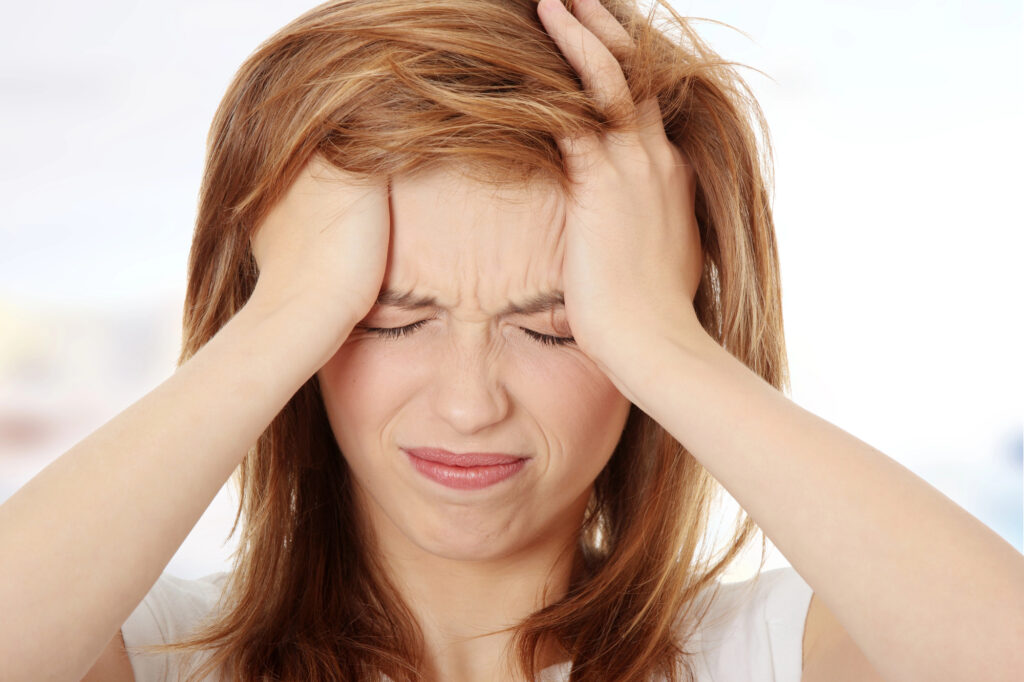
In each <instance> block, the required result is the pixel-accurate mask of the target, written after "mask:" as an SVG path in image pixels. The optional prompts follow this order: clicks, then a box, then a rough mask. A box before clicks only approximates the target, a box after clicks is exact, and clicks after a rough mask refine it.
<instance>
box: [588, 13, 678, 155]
mask: <svg viewBox="0 0 1024 682" xmlns="http://www.w3.org/2000/svg"><path fill="white" fill-rule="evenodd" d="M573 13H574V14H575V15H576V17H577V18H578V19H579V20H580V23H581V24H583V25H584V26H586V27H587V29H588V30H589V31H590V32H591V33H593V34H594V35H595V36H597V38H598V39H599V40H600V41H601V42H602V43H603V44H604V45H605V47H607V48H608V50H609V51H610V52H611V53H612V54H613V55H615V58H616V59H617V60H618V61H619V62H620V63H622V62H625V61H626V60H627V59H629V58H630V57H631V56H632V55H633V53H634V51H635V50H636V43H634V42H633V38H632V37H630V35H629V32H627V31H626V29H625V27H624V26H623V25H622V24H621V23H619V20H618V19H616V18H615V15H614V14H612V13H611V12H609V11H608V8H607V7H605V6H604V5H603V4H602V3H601V1H600V0H576V1H575V2H574V3H573ZM635 109H636V118H637V123H638V126H639V128H640V132H641V134H650V135H652V136H653V138H654V139H655V140H658V141H660V140H663V139H666V136H665V123H664V120H663V119H662V116H661V108H660V107H659V106H658V100H657V99H656V98H653V97H652V98H650V99H648V100H645V101H643V102H640V103H638V104H636V107H635Z"/></svg>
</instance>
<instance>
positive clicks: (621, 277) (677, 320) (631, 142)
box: [537, 0, 703, 366]
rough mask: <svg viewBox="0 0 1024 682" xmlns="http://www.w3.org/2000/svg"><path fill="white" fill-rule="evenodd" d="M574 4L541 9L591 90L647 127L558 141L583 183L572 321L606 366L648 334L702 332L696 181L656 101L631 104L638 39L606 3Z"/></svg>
mask: <svg viewBox="0 0 1024 682" xmlns="http://www.w3.org/2000/svg"><path fill="white" fill-rule="evenodd" d="M574 7H575V12H576V16H574V15H573V14H571V13H570V12H569V11H568V10H567V9H566V8H565V6H564V5H562V3H561V2H560V0H541V1H540V3H539V4H538V5H537V13H538V16H539V18H540V20H541V22H542V23H543V24H544V27H545V29H546V30H547V31H548V33H549V34H550V35H551V37H552V39H553V40H554V41H555V43H556V44H557V45H558V46H559V48H560V49H561V51H562V53H563V54H564V55H565V57H566V59H567V60H568V61H569V63H570V64H571V65H572V66H573V68H574V69H575V70H576V71H577V73H579V75H580V78H581V80H582V81H583V84H584V86H585V87H586V88H587V89H588V90H589V91H590V92H591V93H592V94H593V96H594V97H595V98H596V99H597V100H598V101H599V102H600V103H601V104H602V105H604V106H607V107H608V108H609V110H610V111H611V112H613V114H614V115H615V116H617V117H618V116H622V117H623V119H624V120H626V121H631V122H634V123H635V124H636V125H635V126H631V127H630V128H629V129H627V130H624V131H622V132H617V133H614V134H607V135H605V136H603V137H598V136H595V135H588V136H581V137H575V138H572V139H562V140H559V141H558V144H559V147H560V149H561V151H562V154H563V155H564V157H565V159H566V164H567V167H568V168H569V171H570V173H571V175H572V176H574V178H575V180H576V181H577V182H578V183H579V184H578V187H579V194H578V196H577V201H576V202H575V203H572V204H571V205H570V206H568V208H567V211H566V219H565V232H564V240H565V256H564V258H563V264H562V276H563V286H564V294H565V307H566V317H567V320H568V323H569V326H570V328H571V329H572V333H573V336H574V338H575V339H576V343H577V344H578V345H579V346H580V348H581V349H582V350H583V351H584V352H586V353H587V354H588V355H590V356H591V357H593V358H594V359H595V360H597V361H598V362H599V364H601V365H605V366H607V365H608V364H609V363H612V362H614V359H615V358H616V357H621V356H623V352H624V351H625V352H626V353H627V354H628V349H629V348H630V347H631V346H632V345H634V344H635V342H636V339H638V338H640V337H641V336H642V335H647V334H657V333H662V332H664V333H666V334H668V335H670V336H671V335H675V334H678V333H680V331H681V330H684V329H685V330H701V331H702V329H701V327H700V324H699V322H698V321H697V316H696V312H695V311H694V309H693V298H694V296H695V294H696V291H697V287H698V285H699V284H700V280H701V273H702V270H703V256H702V252H701V243H700V233H699V231H698V228H697V218H696V215H695V212H694V197H695V194H696V186H697V184H696V176H695V174H694V171H693V168H692V167H691V165H690V163H689V161H688V159H687V158H686V156H685V154H684V153H683V152H682V150H680V149H679V148H678V147H676V146H675V145H674V144H673V143H672V142H671V141H670V140H669V139H668V137H667V135H666V134H665V127H664V122H663V121H662V117H661V110H660V108H659V107H658V102H657V100H656V99H654V98H651V99H650V100H648V101H645V102H642V103H640V104H639V105H634V103H633V101H632V97H631V96H630V92H629V88H628V86H627V84H626V79H625V77H624V75H623V73H622V69H621V67H620V65H619V61H618V60H619V59H622V58H624V57H625V56H626V55H627V54H628V52H629V50H631V49H632V48H633V43H632V41H631V39H630V37H629V34H628V33H627V32H626V30H625V29H624V28H623V27H622V25H621V24H620V23H619V22H618V20H616V19H615V17H614V16H613V15H612V14H611V13H610V12H608V11H607V10H606V9H605V8H604V7H603V6H602V5H601V4H600V2H598V0H582V1H580V0H578V1H577V2H576V3H575V5H574ZM694 325H696V326H695V327H694Z"/></svg>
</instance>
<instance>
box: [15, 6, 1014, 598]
mask: <svg viewBox="0 0 1024 682" xmlns="http://www.w3.org/2000/svg"><path fill="white" fill-rule="evenodd" d="M314 4H316V3H313V2H296V1H289V0H273V1H271V0H245V2H242V1H241V0H225V1H220V2H216V3H210V2H199V1H198V0H179V1H178V2H176V3H175V4H174V7H173V11H170V7H169V6H168V5H166V4H153V3H142V2H129V1H127V0H108V1H106V2H103V3H78V2H71V1H70V0H57V1H55V2H50V3H36V4H33V3H6V4H5V5H4V7H3V8H2V9H0V17H2V23H3V24H4V25H5V26H7V27H8V28H7V30H6V31H5V32H4V33H5V39H4V40H3V41H0V203H2V206H3V212H2V216H0V502H2V501H3V500H5V499H7V497H9V496H10V495H11V494H13V493H14V491H16V490H17V489H18V488H20V487H21V486H22V485H23V484H24V483H26V482H27V481H28V480H29V479H30V478H31V477H32V476H34V475H35V474H36V473H37V472H38V471H40V470H41V469H42V468H43V467H45V466H46V465H47V464H48V463H49V462H50V461H52V460H53V459H55V458H56V457H58V456H59V455H60V454H62V453H63V452H65V451H66V450H67V449H68V448H70V447H71V446H73V445H74V444H75V443H77V442H78V441H79V440H81V439H82V438H84V437H85V436H86V435H88V434H89V433H91V432H92V431H94V430H95V429H97V428H98V427H100V426H101V425H102V424H104V423H105V422H106V421H108V420H109V419H110V418H112V417H114V416H115V415H116V414H118V413H119V412H121V411H122V410H123V409H125V408H126V407H127V406H128V405H130V404H131V403H133V402H134V401H136V400H138V399H139V398H140V397H142V396H143V395H145V394H146V393H148V392H149V391H150V390H152V389H153V388H155V387H156V386H157V385H158V384H159V383H161V382H162V381H163V380H165V379H166V378H167V377H169V376H170V375H171V374H172V373H173V371H174V368H175V359H176V357H177V351H178V345H179V342H180V317H181V306H182V302H183V300H184V291H185V265H186V259H187V255H188V249H189V244H190V238H191V230H192V224H193V220H194V217H195V207H196V199H197V193H198V188H199V181H200V176H201V172H202V163H203V153H204V144H205V138H206V132H207V129H208V127H209V124H210V121H211V120H212V117H213V114H214V111H215V109H216V107H217V104H218V102H219V100H220V98H221V96H222V95H223V93H224V90H225V89H226V87H227V85H228V83H229V81H230V79H231V77H232V75H233V74H234V72H235V70H236V69H237V68H238V66H240V64H241V63H242V61H243V60H244V59H245V58H246V56H247V55H248V54H249V53H250V52H251V51H253V50H254V49H255V47H256V46H257V45H258V44H259V43H260V42H261V41H262V40H263V39H265V38H266V37H268V36H269V35H270V34H271V33H273V32H274V31H275V30H276V29H278V28H279V27H281V26H283V25H284V24H285V23H287V22H288V21H289V20H291V19H292V18H294V17H295V16H297V15H298V14H300V13H301V12H303V11H305V10H307V9H309V8H310V7H312V6H314ZM673 5H674V6H675V8H676V9H677V10H678V11H679V12H680V13H682V14H684V15H687V16H693V17H706V18H708V19H709V20H700V21H698V22H697V23H696V24H695V25H696V26H697V29H698V31H699V32H700V33H701V34H702V35H703V36H704V38H705V39H707V40H708V41H709V42H710V43H711V44H712V46H713V47H715V48H716V49H717V50H718V51H719V52H720V53H721V54H722V55H723V56H724V57H726V58H727V59H730V60H734V61H737V62H740V63H741V64H745V65H747V66H744V67H738V68H739V69H740V73H741V74H742V75H743V77H744V78H745V79H746V80H747V82H748V83H749V85H750V87H751V89H752V90H753V92H754V94H755V96H756V97H757V99H758V101H759V102H760V103H761V105H762V107H763V109H764V112H765V114H766V116H767V119H768V123H769V125H770V126H771V131H772V142H773V144H774V151H775V169H776V182H775V203H774V206H775V219H776V227H777V231H778V240H779V249H780V253H781V256H780V257H781V261H782V273H783V302H784V312H785V323H786V338H787V342H788V350H789V357H790V363H791V370H792V384H793V392H792V398H793V399H794V400H795V401H796V402H797V403H798V404H800V405H801V406H803V407H805V408H806V409H808V410H810V411H812V412H814V413H815V414H817V415H819V416H821V417H823V418H825V419H827V420H829V421H830V422H832V423H834V424H836V425H837V426H839V427H841V428H843V429H844V430H846V431H848V432H850V433H851V434H853V435H855V436H857V437H858V438H860V439H861V440H863V441H865V442H867V443H869V444H871V445H872V446H874V447H876V448H878V449H880V450H882V451H883V452H885V453H886V454H888V455H889V456H891V457H893V458H894V459H896V460H898V461H899V462H901V463H902V464H903V465H904V466H906V467H908V468H909V469H911V470H912V471H914V472H915V473H917V474H918V475H919V476H921V477H922V478H924V479H925V480H927V481H928V482H929V483H931V484H932V485H933V486H935V487H936V488H938V489H939V490H941V491H942V492H943V493H945V494H946V495H947V496H949V497H950V498H952V499H953V500H954V501H956V502H957V503H958V504H959V505H961V506H962V507H964V508H965V509H966V510H967V511H968V512H970V513H971V514H973V515H974V516H976V517H978V518H979V519H981V520H982V521H983V522H984V523H985V524H986V525H988V526H989V527H991V528H992V529H993V530H994V531H995V532H997V533H998V534H999V535H1001V536H1002V537H1003V538H1005V539H1006V540H1007V541H1009V542H1010V543H1011V544H1012V545H1014V546H1015V547H1016V548H1017V549H1018V550H1020V549H1021V548H1022V543H1024V539H1022V507H1024V502H1022V480H1024V473H1022V471H1024V470H1022V449H1024V443H1022V421H1024V420H1022V414H1024V409H1022V397H1021V386H1022V379H1024V376H1022V363H1021V348H1022V347H1024V346H1022V329H1024V316H1022V310H1024V305H1022V303H1024V300H1022V299H1024V296H1022V292H1024V287H1022V281H1021V268H1020V263H1021V255H1022V246H1024V238H1022V229H1021V228H1022V219H1021V212H1020V202H1019V196H1020V188H1021V186H1022V185H1024V173H1022V170H1021V164H1020V159H1021V158H1022V157H1024V135H1022V132H1021V122H1022V121H1024V87H1022V84H1024V79H1022V72H1024V6H1022V3H1020V2H1019V1H1005V0H1000V1H997V0H973V1H971V2H967V1H966V0H958V1H953V0H946V1H943V0H935V1H930V2H923V1H909V0H908V1H905V2H900V3H892V2H883V1H882V0H845V1H832V2H828V3H823V2H818V1H816V0H779V1H777V2H771V1H770V0H763V1H762V2H757V3H753V2H745V1H740V0H730V1H722V2H712V1H711V0H702V1H697V0H690V1H687V0H677V1H676V2H674V3H673ZM715 22H725V23H727V24H730V25H732V26H733V27H735V28H736V29H739V30H740V31H742V32H744V33H745V34H746V35H742V34H741V33H739V32H737V31H735V30H732V29H729V28H726V27H724V26H722V25H720V24H718V23H715ZM762 72H763V73H762ZM823 456H827V453H823ZM235 501H236V498H235V497H234V494H233V492H230V491H228V490H227V489H225V490H222V491H221V493H220V494H219V495H218V496H217V498H216V499H215V500H214V502H213V503H212V504H211V505H210V508H209V509H208V510H207V513H206V514H205V515H204V516H203V518H202V519H201V520H200V521H199V523H198V524H197V525H196V526H195V528H194V530H193V532H192V533H191V535H190V536H189V538H188V539H187V540H186V542H185V543H184V545H183V546H182V547H181V549H180V551H179V552H178V553H177V554H176V555H175V557H174V559H173V560H172V562H171V563H170V565H169V566H168V567H167V570H168V571H169V572H171V573H174V574H176V575H179V576H182V577H198V576H201V575H204V574H207V573H211V572H215V571H222V570H227V569H228V568H229V556H230V553H231V552H232V551H233V549H234V547H235V542H234V539H232V540H230V541H227V542H225V539H226V536H227V533H228V531H229V529H230V527H231V521H232V519H233V517H234V505H235ZM721 509H722V512H721V513H722V518H723V519H724V521H725V523H726V524H728V523H731V521H732V519H733V514H734V512H735V502H734V501H733V500H731V498H729V497H728V495H724V496H723V499H722V501H721ZM757 559H758V553H757V552H754V553H753V554H751V555H748V556H747V557H744V560H743V561H741V562H740V563H739V564H737V565H736V567H735V569H734V570H733V572H732V573H731V574H730V579H735V580H739V579H743V578H745V577H747V576H749V575H750V574H751V573H752V572H753V571H754V570H755V568H756V564H757ZM786 564H787V562H786V559H785V557H783V556H782V555H781V554H780V553H778V551H777V550H773V551H772V554H771V555H770V557H769V562H768V567H769V568H771V567H776V566H783V565H786Z"/></svg>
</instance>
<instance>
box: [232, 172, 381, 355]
mask: <svg viewBox="0 0 1024 682" xmlns="http://www.w3.org/2000/svg"><path fill="white" fill-rule="evenodd" d="M388 192H389V183H388V182H387V181H383V180H380V181H368V180H367V179H365V178H362V177H360V176H356V175H354V174H352V173H348V172H346V171H343V170H341V169H338V168H336V167H335V166H333V165H331V164H330V163H328V162H327V161H326V160H325V159H324V158H323V157H322V156H319V155H314V156H313V157H312V158H311V159H310V161H309V162H308V163H307V164H306V166H305V167H304V168H303V169H302V171H301V172H300V173H299V175H298V177H297V178H296V180H295V181H294V182H293V183H292V185H291V187H289V188H288V190H287V192H286V193H285V195H284V196H283V197H282V198H281V200H280V201H278V203H277V204H275V205H274V207H273V208H272V209H271V210H270V212H269V213H268V214H267V216H266V218H264V220H263V222H262V223H261V224H260V225H259V226H258V227H257V229H256V232H255V234H254V235H253V238H252V243H251V247H252V252H253V256H254V258H255V259H256V264H257V266H258V267H259V279H258V281H257V283H256V290H255V291H254V293H253V298H257V299H258V300H260V301H262V302H264V303H269V304H270V305H273V306H277V305H284V304H289V305H290V304H292V303H294V302H301V304H304V305H312V306H314V307H315V308H316V311H317V318H318V319H321V320H322V321H323V323H324V324H325V325H329V329H330V330H332V331H334V332H336V333H338V334H344V335H346V336H347V334H348V332H349V331H350V330H351V328H352V326H354V325H355V324H356V323H357V322H358V321H359V320H361V319H362V318H363V317H364V316H365V315H366V313H367V312H369V310H370V308H371V307H372V306H373V304H374V303H375V302H376V300H377V296H378V294H379V293H380V287H381V283H382V281H383V279H384V270H385V267H386V265H387V254H388V242H389V238H390V222H391V214H390V209H389V205H388ZM257 295H258V296H257ZM337 341H338V343H339V344H340V343H341V342H342V341H344V339H343V338H341V339H338V340H337Z"/></svg>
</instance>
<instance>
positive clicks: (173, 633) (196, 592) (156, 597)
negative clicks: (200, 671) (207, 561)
mask: <svg viewBox="0 0 1024 682" xmlns="http://www.w3.org/2000/svg"><path fill="white" fill-rule="evenodd" d="M228 575H229V574H228V573H227V572H221V573H212V574H210V575H207V576H203V577H202V578H196V579H187V578H179V577H177V576H174V575H171V574H169V573H164V574H163V575H161V576H160V578H159V579H158V580H157V581H156V583H155V584H154V585H153V587H152V588H150V590H149V592H148V593H147V594H146V596H145V597H144V598H143V600H142V601H141V602H140V603H139V605H138V606H137V607H136V608H135V610H134V611H133V612H132V613H131V615H129V616H128V620H126V621H125V622H124V625H122V626H121V632H122V634H123V636H124V643H125V647H126V649H127V651H128V656H129V659H130V660H131V664H132V668H133V670H134V671H135V679H136V680H138V681H139V682H142V681H143V680H150V679H153V680H156V679H164V678H165V677H166V676H167V674H168V673H169V672H170V671H171V670H172V669H173V666H174V665H175V660H176V659H173V658H172V657H170V656H168V655H159V654H144V653H143V652H142V651H140V650H138V649H137V647H144V646H149V645H154V644H168V643H171V642H175V641H179V640H181V639H184V638H185V637H187V636H188V635H189V634H190V633H191V632H192V631H193V630H195V629H196V627H197V626H199V625H200V624H201V623H202V621H204V620H205V619H206V618H207V617H208V616H211V615H213V613H214V611H215V610H216V608H217V606H218V604H219V601H220V598H221V595H222V594H223V590H224V585H225V583H226V580H227V578H228Z"/></svg>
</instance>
